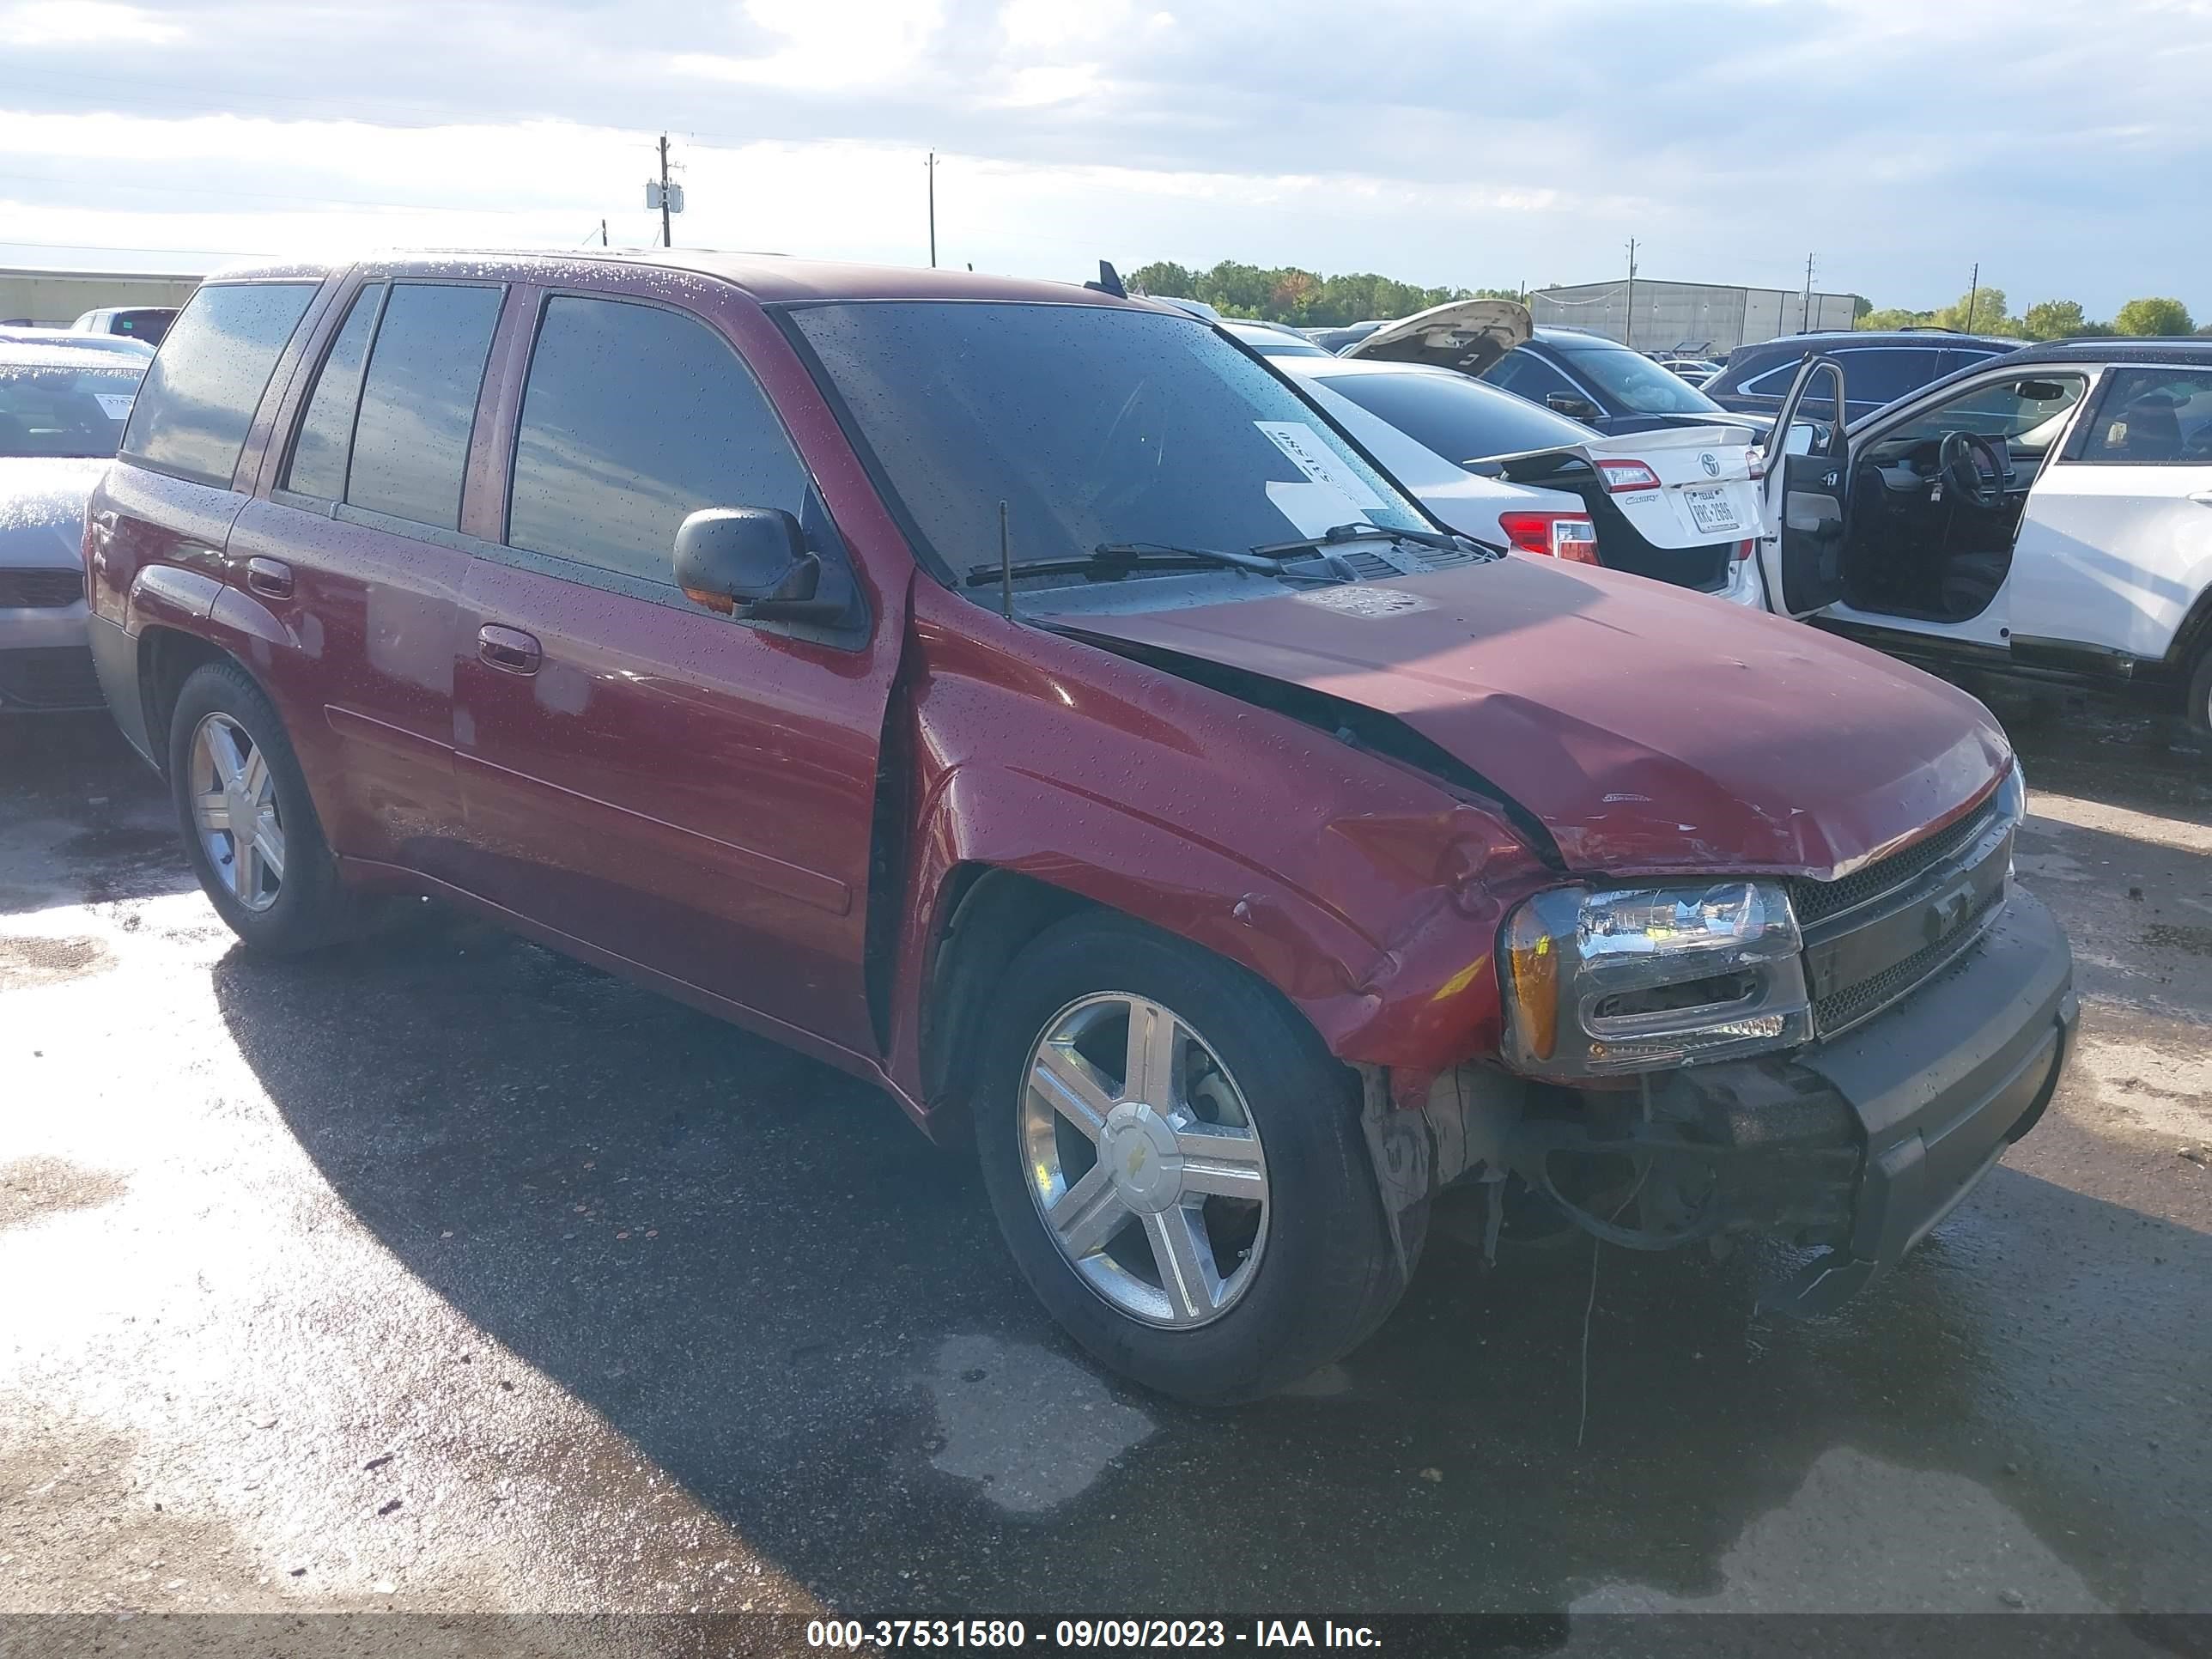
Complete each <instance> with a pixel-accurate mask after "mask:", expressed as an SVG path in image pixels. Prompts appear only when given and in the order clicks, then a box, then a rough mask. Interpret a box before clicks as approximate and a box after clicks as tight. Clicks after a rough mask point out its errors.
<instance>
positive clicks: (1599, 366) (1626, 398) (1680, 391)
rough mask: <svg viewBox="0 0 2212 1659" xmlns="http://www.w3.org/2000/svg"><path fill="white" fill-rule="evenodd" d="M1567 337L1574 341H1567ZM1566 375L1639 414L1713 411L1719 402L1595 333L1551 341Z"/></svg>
mask: <svg viewBox="0 0 2212 1659" xmlns="http://www.w3.org/2000/svg"><path fill="white" fill-rule="evenodd" d="M1570 340H1571V341H1572V343H1569V341H1570ZM1551 345H1552V348H1553V350H1555V351H1557V352H1559V355H1560V356H1562V357H1564V358H1565V360H1566V365H1567V373H1569V374H1571V375H1573V376H1574V377H1575V378H1576V379H1577V380H1580V381H1582V382H1583V383H1584V384H1585V385H1587V386H1589V387H1590V388H1591V390H1593V391H1595V392H1596V393H1597V394H1598V395H1599V396H1600V397H1601V398H1605V399H1606V400H1607V402H1609V403H1613V404H1619V405H1620V407H1621V408H1623V409H1630V410H1635V411H1636V413H1638V414H1639V415H1714V414H1718V413H1719V412H1720V405H1719V404H1717V403H1715V402H1714V401H1713V400H1712V399H1711V398H1708V397H1707V396H1705V393H1704V392H1700V391H1699V390H1698V389H1697V387H1695V386H1692V385H1691V384H1690V383H1689V382H1688V381H1687V380H1684V379H1683V378H1682V377H1681V376H1680V375H1679V374H1675V373H1674V372H1673V371H1672V370H1671V369H1666V368H1661V367H1660V366H1659V365H1658V364H1656V363H1655V362H1652V361H1651V360H1650V358H1649V357H1647V356H1644V354H1643V353H1642V352H1640V351H1631V350H1630V349H1628V348H1627V347H1626V346H1625V345H1616V344H1614V343H1613V342H1612V341H1611V340H1601V339H1598V338H1596V337H1583V338H1581V339H1575V338H1574V337H1572V336H1570V337H1568V338H1567V339H1561V340H1555V341H1553V342H1551Z"/></svg>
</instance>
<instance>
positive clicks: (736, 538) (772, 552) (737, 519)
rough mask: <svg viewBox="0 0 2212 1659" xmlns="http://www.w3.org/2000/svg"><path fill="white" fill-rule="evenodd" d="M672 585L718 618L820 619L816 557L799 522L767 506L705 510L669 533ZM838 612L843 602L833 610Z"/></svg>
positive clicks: (819, 566) (819, 575)
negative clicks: (739, 613) (672, 543)
mask: <svg viewBox="0 0 2212 1659" xmlns="http://www.w3.org/2000/svg"><path fill="white" fill-rule="evenodd" d="M676 585H677V586H678V587H680V588H682V589H683V590H684V594H685V596H686V597H687V598H689V599H691V600H692V601H693V602H694V603H695V604H698V605H705V606H706V607H707V608H708V610H709V611H720V612H721V613H722V614H723V615H725V616H730V615H733V614H735V613H736V612H737V611H738V609H739V608H740V607H742V608H743V610H744V614H745V615H747V616H749V617H788V618H792V619H794V620H825V618H822V617H817V615H816V605H817V594H818V592H819V591H820V589H821V586H822V561H821V560H819V559H818V558H817V557H815V556H814V555H813V554H811V553H810V552H808V551H807V550H806V540H805V536H804V535H803V534H802V533H801V532H800V531H799V520H796V519H794V518H793V517H792V516H791V514H790V513H786V512H783V511H781V509H779V508H776V507H702V508H701V509H700V510H699V511H698V512H696V513H693V514H691V516H690V518H688V519H686V520H684V523H683V526H682V527H681V528H680V529H678V531H677V532H676ZM835 609H836V611H838V612H841V613H842V610H843V606H842V604H841V605H837V606H836V607H835Z"/></svg>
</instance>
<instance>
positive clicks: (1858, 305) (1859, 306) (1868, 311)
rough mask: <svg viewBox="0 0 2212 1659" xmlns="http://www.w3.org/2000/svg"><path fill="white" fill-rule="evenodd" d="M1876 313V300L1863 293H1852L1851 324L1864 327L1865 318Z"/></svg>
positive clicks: (1855, 326)
mask: <svg viewBox="0 0 2212 1659" xmlns="http://www.w3.org/2000/svg"><path fill="white" fill-rule="evenodd" d="M1873 314H1874V301H1871V300H1869V299H1868V298H1867V296H1866V295H1863V294H1854V295H1851V326H1852V327H1853V328H1864V327H1865V326H1866V321H1865V319H1867V318H1869V317H1870V316H1872V315H1873Z"/></svg>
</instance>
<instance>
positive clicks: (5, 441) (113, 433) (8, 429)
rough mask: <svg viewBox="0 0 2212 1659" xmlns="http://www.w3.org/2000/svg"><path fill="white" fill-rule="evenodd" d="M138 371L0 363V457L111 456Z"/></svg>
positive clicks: (127, 414)
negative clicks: (31, 366)
mask: <svg viewBox="0 0 2212 1659" xmlns="http://www.w3.org/2000/svg"><path fill="white" fill-rule="evenodd" d="M138 378H139V371H138V370H137V369H135V368H125V367H121V366H118V367H117V368H25V367H21V366H19V365H17V364H14V363H8V362H0V456H14V455H112V454H113V453H115V446H116V445H117V443H118V441H121V439H122V436H123V423H124V422H125V421H126V420H128V419H129V418H130V416H131V398H133V397H134V396H135V395H137V391H138Z"/></svg>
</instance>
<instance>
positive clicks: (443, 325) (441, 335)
mask: <svg viewBox="0 0 2212 1659" xmlns="http://www.w3.org/2000/svg"><path fill="white" fill-rule="evenodd" d="M503 297H504V296H503V292H502V290H501V289H496V288H464V287H460V286H458V285H455V286H450V287H449V286H447V285H444V284H441V283H395V284H393V286H392V297H391V298H390V299H388V300H387V301H385V306H384V320H383V321H382V322H380V323H379V324H378V325H377V329H376V343H375V346H374V348H373V349H372V350H371V351H370V353H369V358H368V377H367V378H366V380H363V382H362V392H361V415H360V418H359V419H357V420H356V422H354V431H353V462H352V465H350V466H349V468H348V469H347V472H346V493H345V498H346V500H347V501H349V503H351V504H352V505H353V506H355V507H366V508H368V510H369V511H370V512H372V513H390V514H392V517H394V518H396V519H408V520H413V521H414V522H415V523H416V524H427V525H435V526H438V527H439V528H440V529H441V530H453V529H457V528H458V527H459V525H460V521H461V474H462V472H463V471H464V470H465V468H466V467H467V465H468V459H469V431H470V428H471V427H473V426H474V425H475V423H476V414H477V392H478V390H479V389H480V388H481V387H482V386H483V371H484V360H485V358H487V357H488V356H490V354H491V335H492V329H493V326H494V325H495V324H496V323H497V322H498V321H499V307H500V301H501V299H502V298H503ZM347 321H348V322H349V323H350V322H351V321H352V319H350V318H349V319H347Z"/></svg>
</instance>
